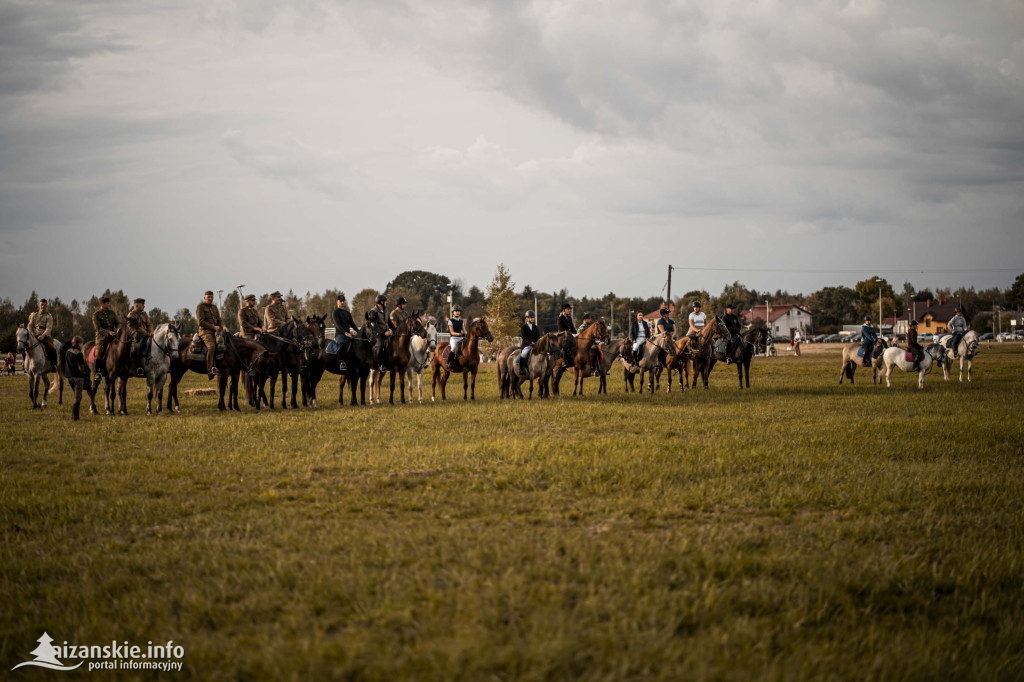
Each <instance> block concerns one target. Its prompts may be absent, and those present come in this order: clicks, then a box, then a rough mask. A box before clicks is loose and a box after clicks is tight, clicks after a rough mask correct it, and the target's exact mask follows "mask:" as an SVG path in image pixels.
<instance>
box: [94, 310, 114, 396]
mask: <svg viewBox="0 0 1024 682" xmlns="http://www.w3.org/2000/svg"><path fill="white" fill-rule="evenodd" d="M119 326H120V325H119V324H118V320H117V313H115V312H114V311H113V310H111V309H110V297H109V296H104V297H103V298H101V299H100V309H99V310H97V311H96V312H94V313H93V314H92V327H93V329H94V330H95V331H96V343H95V347H96V380H97V381H98V380H100V379H102V378H103V356H104V354H105V353H106V351H107V346H108V345H110V342H111V341H112V340H113V339H114V337H115V336H116V335H117V329H118V327H119Z"/></svg>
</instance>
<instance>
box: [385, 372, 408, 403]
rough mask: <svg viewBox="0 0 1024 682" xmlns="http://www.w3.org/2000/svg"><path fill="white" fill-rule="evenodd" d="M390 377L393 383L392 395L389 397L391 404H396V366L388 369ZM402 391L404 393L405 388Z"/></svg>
mask: <svg viewBox="0 0 1024 682" xmlns="http://www.w3.org/2000/svg"><path fill="white" fill-rule="evenodd" d="M388 379H389V380H390V383H391V395H390V396H389V397H388V403H389V404H391V405H394V404H395V368H394V367H392V368H391V369H390V370H388ZM402 393H403V395H404V394H405V391H404V390H403V391H402ZM402 402H403V403H404V402H405V401H404V400H403V401H402Z"/></svg>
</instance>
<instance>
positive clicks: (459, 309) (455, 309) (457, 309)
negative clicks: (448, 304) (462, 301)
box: [452, 305, 462, 313]
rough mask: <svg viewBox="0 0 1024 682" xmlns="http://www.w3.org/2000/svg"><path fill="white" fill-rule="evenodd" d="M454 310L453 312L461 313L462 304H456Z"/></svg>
mask: <svg viewBox="0 0 1024 682" xmlns="http://www.w3.org/2000/svg"><path fill="white" fill-rule="evenodd" d="M452 312H453V313H461V312H462V306H458V305H457V306H455V307H454V308H452Z"/></svg>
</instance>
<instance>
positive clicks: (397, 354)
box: [377, 310, 427, 405]
mask: <svg viewBox="0 0 1024 682" xmlns="http://www.w3.org/2000/svg"><path fill="white" fill-rule="evenodd" d="M413 337H417V338H419V339H420V340H424V341H425V340H426V338H427V329H426V327H424V326H423V321H422V320H420V313H419V311H418V310H414V311H413V313H412V316H411V317H409V318H408V319H407V320H405V322H403V323H402V325H401V326H400V327H399V328H398V329H396V330H395V332H394V333H392V335H391V343H389V344H388V346H387V350H386V355H387V365H388V376H389V378H390V380H391V395H390V397H389V398H388V402H389V403H390V404H392V405H394V404H395V375H396V374H397V375H398V384H399V393H400V394H401V397H402V404H403V405H404V404H405V380H406V376H405V375H406V372H407V371H408V369H409V361H410V360H412V348H411V346H412V339H413ZM377 392H378V395H379V394H380V381H379V380H378V382H377ZM409 400H412V387H411V384H410V388H409Z"/></svg>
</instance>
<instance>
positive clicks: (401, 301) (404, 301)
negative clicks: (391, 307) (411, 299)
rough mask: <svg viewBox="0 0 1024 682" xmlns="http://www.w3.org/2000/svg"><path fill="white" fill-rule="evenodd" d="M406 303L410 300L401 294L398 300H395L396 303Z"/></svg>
mask: <svg viewBox="0 0 1024 682" xmlns="http://www.w3.org/2000/svg"><path fill="white" fill-rule="evenodd" d="M406 303H408V301H406V300H405V296H399V297H398V301H396V302H395V305H405V304H406Z"/></svg>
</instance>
